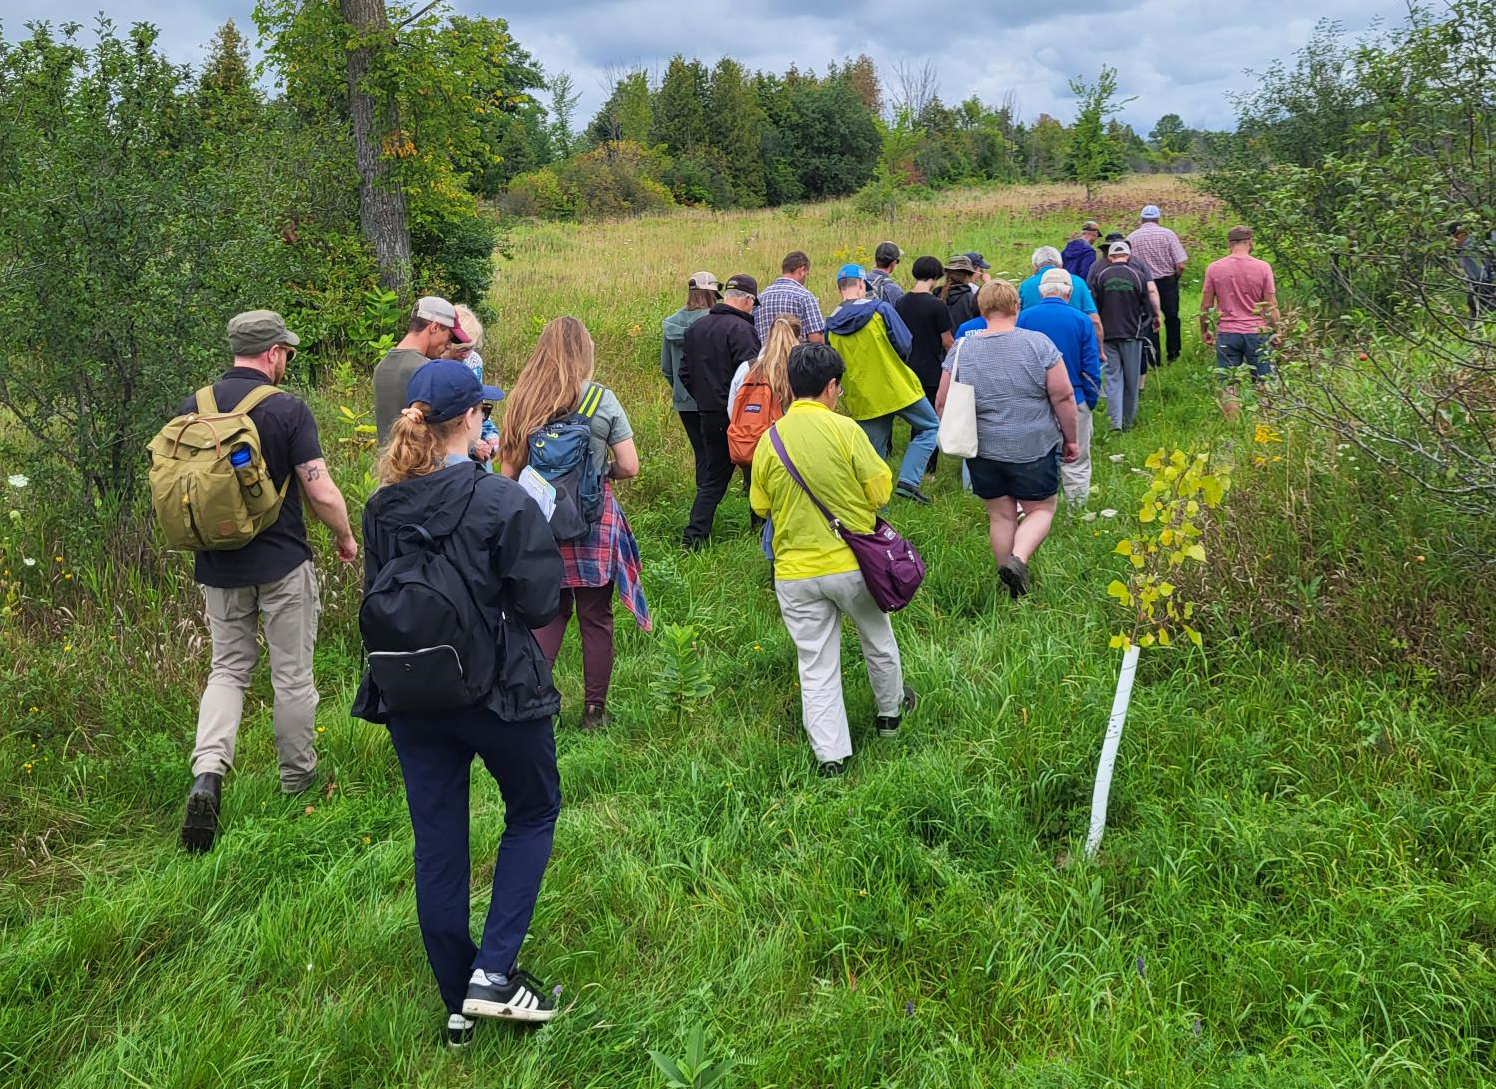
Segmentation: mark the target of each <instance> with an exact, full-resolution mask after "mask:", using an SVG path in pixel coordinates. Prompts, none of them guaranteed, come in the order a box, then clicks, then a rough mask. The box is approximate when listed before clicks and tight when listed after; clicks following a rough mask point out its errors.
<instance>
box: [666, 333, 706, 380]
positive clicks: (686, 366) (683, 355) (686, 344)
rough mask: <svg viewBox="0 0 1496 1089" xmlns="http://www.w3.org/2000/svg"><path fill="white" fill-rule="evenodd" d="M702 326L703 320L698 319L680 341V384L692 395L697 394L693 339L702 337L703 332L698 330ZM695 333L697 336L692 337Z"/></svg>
mask: <svg viewBox="0 0 1496 1089" xmlns="http://www.w3.org/2000/svg"><path fill="white" fill-rule="evenodd" d="M700 326H701V322H699V321H698V322H697V323H696V324H695V325H693V326H691V328H689V329H687V330H686V335H685V337H684V339H682V340H681V343H680V384H681V385H682V386H683V387H685V390H686V392H687V393H689V394H690V395H691V396H692V397H694V396H696V389H695V386H694V385H693V381H694V376H693V375H692V373H691V357H692V356H693V355H695V354H696V353H695V352H693V351H692V349H691V341H692V340H693V339H699V338H700V336H701V334H700V333H699V332H697V330H698V329H699V328H700ZM693 333H695V334H696V336H695V337H692V335H691V334H693ZM666 366H667V367H668V366H669V364H668V363H667V364H666Z"/></svg>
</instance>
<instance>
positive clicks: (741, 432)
mask: <svg viewBox="0 0 1496 1089" xmlns="http://www.w3.org/2000/svg"><path fill="white" fill-rule="evenodd" d="M783 415H784V410H783V409H782V408H780V407H779V402H778V401H776V400H775V399H774V390H773V389H772V388H771V387H770V386H769V383H767V382H765V381H764V371H763V368H762V367H758V366H755V367H752V368H750V369H749V371H748V374H747V377H745V378H744V379H743V385H742V387H741V388H740V389H739V390H738V399H737V400H736V401H734V402H733V405H732V417H731V418H730V419H729V420H728V423H727V452H728V453H729V454H730V455H731V456H732V463H733V464H734V465H752V464H753V451H754V450H756V449H758V440H759V439H760V438H762V437H763V434H764V432H765V431H767V430H769V428H770V427H771V426H772V425H773V424H774V421H776V420H778V419H779V418H780V417H781V416H783Z"/></svg>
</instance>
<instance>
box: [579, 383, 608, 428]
mask: <svg viewBox="0 0 1496 1089" xmlns="http://www.w3.org/2000/svg"><path fill="white" fill-rule="evenodd" d="M602 403H603V387H602V386H599V385H598V384H597V383H596V382H588V383H587V388H586V389H584V390H583V391H582V401H581V404H579V405H577V415H578V416H580V417H582V419H584V420H590V419H592V417H593V416H594V415H595V414H596V413H597V409H598V406H599V405H601V404H602Z"/></svg>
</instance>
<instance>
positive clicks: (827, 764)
mask: <svg viewBox="0 0 1496 1089" xmlns="http://www.w3.org/2000/svg"><path fill="white" fill-rule="evenodd" d="M846 770H847V762H846V761H845V760H823V761H821V767H820V775H821V778H822V779H835V778H836V777H837V776H839V775H841V774H842V773H843V772H845V771H846Z"/></svg>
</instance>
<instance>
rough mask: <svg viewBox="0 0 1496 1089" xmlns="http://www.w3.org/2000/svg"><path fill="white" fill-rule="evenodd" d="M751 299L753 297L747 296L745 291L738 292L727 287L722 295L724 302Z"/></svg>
mask: <svg viewBox="0 0 1496 1089" xmlns="http://www.w3.org/2000/svg"><path fill="white" fill-rule="evenodd" d="M751 298H753V296H752V295H751V294H749V293H748V292H746V291H739V290H738V289H737V288H735V287H729V288H728V289H727V290H726V291H724V292H723V293H722V299H723V301H725V302H732V301H733V300H734V299H751Z"/></svg>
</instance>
